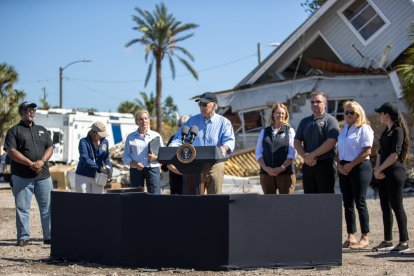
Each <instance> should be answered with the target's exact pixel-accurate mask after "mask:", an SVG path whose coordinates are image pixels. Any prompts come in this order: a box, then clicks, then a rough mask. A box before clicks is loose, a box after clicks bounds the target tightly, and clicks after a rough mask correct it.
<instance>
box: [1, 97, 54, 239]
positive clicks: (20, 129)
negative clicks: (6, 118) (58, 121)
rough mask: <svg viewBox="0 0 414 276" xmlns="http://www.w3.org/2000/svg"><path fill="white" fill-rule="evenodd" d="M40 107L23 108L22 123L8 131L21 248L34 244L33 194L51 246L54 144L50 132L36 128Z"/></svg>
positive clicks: (20, 110)
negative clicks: (37, 110)
mask: <svg viewBox="0 0 414 276" xmlns="http://www.w3.org/2000/svg"><path fill="white" fill-rule="evenodd" d="M36 107H37V106H36V104H35V103H27V102H24V103H22V104H21V105H20V106H19V114H20V117H21V121H20V122H19V123H18V124H17V125H15V126H13V127H12V128H10V129H9V130H8V131H7V135H6V141H5V148H6V149H7V154H8V155H9V156H10V158H11V174H12V182H13V188H12V191H13V195H14V198H15V204H16V228H17V246H25V245H27V244H28V243H29V241H30V220H29V219H30V205H31V201H32V197H33V194H34V195H35V197H36V201H37V204H38V205H39V210H40V218H41V222H42V229H43V242H44V244H50V194H51V191H52V189H53V185H52V179H51V177H50V173H49V167H48V164H47V162H48V160H49V159H50V157H51V156H52V154H53V143H52V140H51V138H50V135H49V133H48V131H47V129H46V128H45V127H43V126H40V125H36V124H35V123H34V118H35V114H36Z"/></svg>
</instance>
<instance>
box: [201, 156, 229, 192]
mask: <svg viewBox="0 0 414 276" xmlns="http://www.w3.org/2000/svg"><path fill="white" fill-rule="evenodd" d="M202 177H203V182H204V189H205V190H207V194H209V195H212V194H221V193H222V187H223V178H224V162H220V163H216V164H214V165H213V166H212V167H211V169H210V170H208V171H207V172H205V173H203V174H202Z"/></svg>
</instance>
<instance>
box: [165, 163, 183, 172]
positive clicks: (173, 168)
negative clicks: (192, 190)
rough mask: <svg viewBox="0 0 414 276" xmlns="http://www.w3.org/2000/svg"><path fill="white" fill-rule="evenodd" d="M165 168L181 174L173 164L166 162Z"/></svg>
mask: <svg viewBox="0 0 414 276" xmlns="http://www.w3.org/2000/svg"><path fill="white" fill-rule="evenodd" d="M167 168H168V169H169V170H170V171H172V172H173V173H175V174H179V175H182V173H181V172H180V171H179V170H178V169H177V168H176V167H175V166H174V165H173V164H168V165H167Z"/></svg>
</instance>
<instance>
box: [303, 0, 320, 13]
mask: <svg viewBox="0 0 414 276" xmlns="http://www.w3.org/2000/svg"><path fill="white" fill-rule="evenodd" d="M326 1H327V0H306V1H305V2H303V3H301V4H300V5H301V6H302V7H303V8H305V12H308V13H310V14H313V13H314V12H316V11H317V10H319V8H320V7H321V6H322V5H323V4H325V2H326Z"/></svg>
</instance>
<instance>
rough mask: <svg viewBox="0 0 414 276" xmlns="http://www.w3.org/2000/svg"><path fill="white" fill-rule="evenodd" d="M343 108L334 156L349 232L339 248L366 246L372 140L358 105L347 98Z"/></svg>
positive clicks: (368, 126)
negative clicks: (356, 212)
mask: <svg viewBox="0 0 414 276" xmlns="http://www.w3.org/2000/svg"><path fill="white" fill-rule="evenodd" d="M344 111H345V125H344V127H343V128H342V130H341V132H340V133H339V136H338V154H337V157H336V162H337V168H338V172H339V187H340V189H341V193H342V196H343V205H344V210H345V221H346V229H347V233H348V237H347V239H346V240H345V242H344V243H343V245H342V248H351V249H364V248H366V247H368V246H369V239H368V233H369V214H368V208H367V203H366V196H367V190H368V186H369V184H370V182H371V178H372V165H371V162H370V159H369V156H370V154H371V148H372V144H373V141H374V132H373V130H372V128H371V127H370V124H369V121H368V120H367V117H366V115H365V111H364V109H363V108H362V107H361V105H360V104H358V103H357V102H355V101H347V102H345V103H344ZM354 205H356V208H357V210H358V215H359V221H360V226H361V238H360V240H359V241H358V242H357V240H356V237H355V233H356V223H355V209H354Z"/></svg>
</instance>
